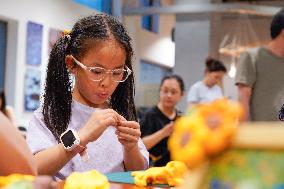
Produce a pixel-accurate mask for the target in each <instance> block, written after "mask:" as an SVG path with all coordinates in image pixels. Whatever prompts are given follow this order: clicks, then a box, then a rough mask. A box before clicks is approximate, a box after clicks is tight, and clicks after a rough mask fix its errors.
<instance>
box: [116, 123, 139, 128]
mask: <svg viewBox="0 0 284 189" xmlns="http://www.w3.org/2000/svg"><path fill="white" fill-rule="evenodd" d="M119 126H123V127H129V128H133V129H140V125H139V123H137V122H136V121H121V122H119Z"/></svg>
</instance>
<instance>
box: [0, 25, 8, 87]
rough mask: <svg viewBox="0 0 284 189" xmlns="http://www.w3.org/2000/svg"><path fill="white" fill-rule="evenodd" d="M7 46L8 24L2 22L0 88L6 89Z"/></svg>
mask: <svg viewBox="0 0 284 189" xmlns="http://www.w3.org/2000/svg"><path fill="white" fill-rule="evenodd" d="M6 45H7V23H6V22H3V21H0V88H1V89H3V88H4V81H5V62H6Z"/></svg>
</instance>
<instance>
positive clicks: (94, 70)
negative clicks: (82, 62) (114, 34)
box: [91, 67, 105, 75]
mask: <svg viewBox="0 0 284 189" xmlns="http://www.w3.org/2000/svg"><path fill="white" fill-rule="evenodd" d="M91 72H92V73H93V74H96V75H101V74H104V73H105V70H104V69H103V68H99V67H96V68H92V69H91Z"/></svg>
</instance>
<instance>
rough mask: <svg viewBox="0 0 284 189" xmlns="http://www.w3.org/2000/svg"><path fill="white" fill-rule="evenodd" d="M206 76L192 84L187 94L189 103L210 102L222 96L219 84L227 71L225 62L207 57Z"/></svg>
mask: <svg viewBox="0 0 284 189" xmlns="http://www.w3.org/2000/svg"><path fill="white" fill-rule="evenodd" d="M205 64H206V69H205V76H204V78H203V80H202V81H198V82H196V83H195V84H193V85H192V86H191V88H190V89H189V91H188V95H187V102H188V104H189V105H192V104H199V103H209V102H211V101H214V100H216V99H219V98H222V97H223V93H222V89H221V87H220V86H219V85H218V83H220V82H221V81H222V78H223V76H224V74H225V73H226V72H227V69H226V67H225V66H224V64H223V63H222V62H221V61H219V60H216V59H213V58H207V60H206V62H205Z"/></svg>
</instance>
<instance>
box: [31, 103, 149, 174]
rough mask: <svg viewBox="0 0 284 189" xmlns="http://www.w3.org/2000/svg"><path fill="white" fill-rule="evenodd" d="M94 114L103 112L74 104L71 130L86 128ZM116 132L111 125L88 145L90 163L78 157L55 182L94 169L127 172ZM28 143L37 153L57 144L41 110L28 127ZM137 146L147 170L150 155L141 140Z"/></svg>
mask: <svg viewBox="0 0 284 189" xmlns="http://www.w3.org/2000/svg"><path fill="white" fill-rule="evenodd" d="M94 111H100V109H97V108H92V107H89V106H85V105H83V104H80V103H79V102H76V101H73V102H72V117H71V120H70V123H69V126H68V127H69V128H73V129H75V130H79V129H80V128H81V127H83V126H84V125H85V123H86V122H87V121H88V119H89V118H90V116H91V114H92V113H93V112H94ZM115 131H116V128H115V127H112V126H109V127H108V128H107V129H106V130H105V131H104V133H103V134H102V135H101V136H100V137H99V138H98V139H97V140H96V141H94V142H91V143H89V144H88V145H87V148H88V153H89V157H90V158H89V160H88V161H87V162H84V161H82V160H81V157H80V155H79V154H77V155H76V156H75V157H74V158H73V159H71V161H69V162H68V163H67V164H66V165H65V166H64V167H63V168H62V169H61V170H60V171H59V172H58V173H57V174H56V175H55V177H56V179H65V178H66V177H67V176H69V175H70V174H71V173H72V172H73V171H79V172H83V171H89V170H92V169H96V170H97V171H99V172H101V173H111V172H120V171H125V170H124V166H123V150H124V149H123V146H122V145H121V143H119V141H118V140H117V136H116V134H115ZM27 143H28V145H29V147H30V149H31V150H32V152H33V153H34V154H35V153H37V152H39V151H42V150H45V149H48V148H50V147H52V146H54V145H56V144H58V142H57V141H56V140H55V137H54V136H53V135H52V133H51V132H50V131H49V130H48V129H47V127H46V126H45V124H44V121H43V115H42V113H41V110H40V109H38V110H36V111H35V112H34V116H33V119H32V120H31V121H30V124H29V126H28V129H27ZM138 147H139V149H140V152H141V154H142V155H143V156H144V158H145V162H146V163H145V166H144V168H147V167H148V164H149V153H148V151H147V149H146V147H145V146H144V144H143V142H142V140H141V139H140V140H139V142H138ZM133 158H135V157H133Z"/></svg>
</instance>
